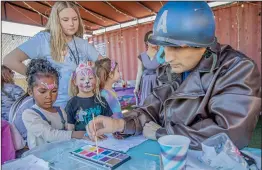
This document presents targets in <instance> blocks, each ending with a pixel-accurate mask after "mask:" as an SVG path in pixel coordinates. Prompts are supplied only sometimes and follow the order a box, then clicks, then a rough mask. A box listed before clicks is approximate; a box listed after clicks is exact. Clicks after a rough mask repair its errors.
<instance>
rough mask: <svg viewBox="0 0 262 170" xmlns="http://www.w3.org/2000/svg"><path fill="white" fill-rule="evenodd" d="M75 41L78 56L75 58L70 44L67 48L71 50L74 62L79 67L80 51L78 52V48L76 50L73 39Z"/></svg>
mask: <svg viewBox="0 0 262 170" xmlns="http://www.w3.org/2000/svg"><path fill="white" fill-rule="evenodd" d="M73 40H74V45H75V49H76V54H77V56H75V54H74V53H73V50H72V49H71V48H70V47H69V45H68V44H67V46H68V49H69V50H70V53H71V54H72V56H73V57H74V60H75V63H76V65H79V53H78V50H77V48H76V42H75V38H73Z"/></svg>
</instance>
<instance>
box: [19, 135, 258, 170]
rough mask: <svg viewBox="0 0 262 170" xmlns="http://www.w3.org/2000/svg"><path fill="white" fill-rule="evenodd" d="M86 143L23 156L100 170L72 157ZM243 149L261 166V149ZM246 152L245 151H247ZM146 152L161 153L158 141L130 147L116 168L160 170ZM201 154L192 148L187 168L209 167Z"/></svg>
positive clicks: (56, 165) (65, 144) (49, 146)
mask: <svg viewBox="0 0 262 170" xmlns="http://www.w3.org/2000/svg"><path fill="white" fill-rule="evenodd" d="M84 145H86V143H84V142H83V141H81V140H75V139H72V140H69V141H62V142H54V143H49V144H45V145H42V146H40V147H37V148H34V149H32V150H30V151H28V152H26V153H25V154H24V155H23V156H27V155H29V154H33V155H35V156H37V157H39V158H41V159H44V160H45V161H48V162H51V163H52V164H51V166H50V167H51V168H52V169H63V170H72V169H74V170H75V169H77V170H84V169H85V170H86V169H88V170H98V169H101V168H100V167H97V166H92V165H90V164H86V163H82V162H79V161H76V160H74V159H72V158H71V157H70V153H69V152H70V151H74V150H75V149H77V148H79V147H81V146H84ZM242 151H246V152H249V153H252V155H256V156H257V161H259V163H258V165H259V166H261V160H260V159H261V150H260V149H252V148H245V149H244V150H242ZM246 152H245V153H246ZM145 153H151V154H159V153H160V148H159V144H158V143H157V142H156V141H152V140H148V141H146V142H144V143H142V144H140V145H138V146H136V147H134V148H132V149H130V150H129V151H128V152H127V154H128V155H130V156H131V160H129V161H127V162H126V163H125V164H123V165H121V166H120V167H118V168H117V169H116V170H129V169H130V170H142V169H143V170H159V169H160V162H159V158H158V157H156V156H149V155H146V154H145ZM200 155H201V151H193V150H190V151H189V152H188V158H187V161H188V162H190V165H188V166H187V170H191V169H192V170H193V169H200V168H199V167H201V169H209V168H208V167H206V166H205V165H203V164H201V163H200V162H199V161H198V157H199V156H200Z"/></svg>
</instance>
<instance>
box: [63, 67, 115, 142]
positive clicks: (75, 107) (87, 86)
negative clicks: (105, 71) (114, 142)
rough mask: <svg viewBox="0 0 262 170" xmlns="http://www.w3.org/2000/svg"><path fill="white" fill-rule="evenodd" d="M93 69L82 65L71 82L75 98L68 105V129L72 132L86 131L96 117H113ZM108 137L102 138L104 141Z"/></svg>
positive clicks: (71, 89)
mask: <svg viewBox="0 0 262 170" xmlns="http://www.w3.org/2000/svg"><path fill="white" fill-rule="evenodd" d="M97 80H98V79H97V78H96V75H95V74H94V71H93V69H92V67H90V66H89V65H86V64H84V63H81V64H80V65H79V66H78V67H77V68H76V70H75V71H74V72H73V74H72V76H71V81H70V89H69V95H71V96H73V97H72V98H71V99H70V100H69V101H68V103H67V105H66V108H65V111H66V113H67V119H68V128H69V129H70V130H76V131H84V130H86V129H85V127H86V125H87V124H88V123H89V121H90V120H92V119H93V117H92V115H93V114H94V116H95V117H96V116H99V115H103V116H111V115H112V114H113V113H112V111H111V109H110V107H109V105H108V103H107V102H106V100H105V99H104V98H103V97H101V96H100V92H99V83H98V81H97ZM104 138H106V136H100V137H99V139H104Z"/></svg>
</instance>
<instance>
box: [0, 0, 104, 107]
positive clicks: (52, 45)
mask: <svg viewBox="0 0 262 170" xmlns="http://www.w3.org/2000/svg"><path fill="white" fill-rule="evenodd" d="M83 33H84V27H83V23H82V20H81V17H80V13H79V11H78V8H77V6H76V5H75V3H73V2H64V1H60V2H56V3H55V4H54V6H53V8H52V10H51V13H50V17H49V20H48V22H47V24H46V29H45V30H44V31H42V32H40V33H38V34H36V35H35V36H34V37H33V38H31V39H30V40H28V41H27V42H25V43H23V44H22V45H20V46H19V47H18V48H16V49H15V50H13V51H12V52H11V53H9V54H8V55H7V56H6V57H5V58H4V61H3V62H4V64H5V65H6V66H7V67H9V68H10V69H12V70H15V71H16V72H18V73H20V74H22V75H25V71H26V66H25V65H24V64H23V61H25V60H26V59H36V58H45V59H47V60H48V61H50V62H51V63H52V66H53V67H55V68H57V69H58V70H59V72H60V75H61V77H60V82H61V85H60V86H59V90H58V98H57V101H56V103H55V105H56V106H60V107H62V108H64V107H65V105H66V103H67V101H68V100H69V99H70V98H69V95H68V82H69V79H70V75H71V73H72V72H73V71H74V70H75V68H76V67H77V65H78V64H79V63H81V62H88V61H92V62H94V61H96V60H97V59H98V58H101V56H99V54H98V53H97V51H96V50H95V48H94V47H93V46H91V45H90V44H89V43H88V42H87V41H86V40H84V39H83V38H82V37H83Z"/></svg>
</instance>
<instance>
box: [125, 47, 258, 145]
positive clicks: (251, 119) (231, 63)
mask: <svg viewBox="0 0 262 170" xmlns="http://www.w3.org/2000/svg"><path fill="white" fill-rule="evenodd" d="M166 68H168V66H163V67H162V68H160V71H159V80H161V79H162V80H161V81H159V83H160V86H158V87H156V88H155V89H154V91H153V93H152V94H151V95H150V96H148V98H147V99H146V100H145V102H144V105H143V106H142V107H139V108H138V109H135V110H132V111H130V112H128V113H126V114H125V118H124V119H125V120H126V125H125V130H124V133H125V134H134V135H139V134H141V133H142V131H143V126H144V125H145V123H148V122H149V121H154V122H156V123H158V124H159V125H161V126H162V127H163V128H161V129H159V130H158V131H157V137H159V136H161V135H165V134H176V135H184V136H187V137H189V138H190V139H191V144H190V148H191V149H201V142H202V141H203V140H205V139H207V138H209V137H211V136H213V135H215V134H218V133H220V132H225V133H226V134H227V135H228V136H229V137H230V138H231V140H232V141H233V143H234V144H235V145H236V146H237V147H238V148H240V149H241V148H243V147H245V146H247V145H248V142H249V141H250V139H251V136H252V132H253V130H254V128H255V126H256V123H257V120H258V117H259V112H260V107H261V96H260V94H261V91H260V90H261V89H260V74H259V71H258V68H257V66H256V64H255V63H254V62H253V61H252V60H250V59H249V58H248V57H246V56H245V55H244V54H242V53H240V52H239V51H236V50H234V49H232V48H231V47H230V46H228V45H226V46H220V45H219V44H217V47H216V48H215V49H213V53H210V55H207V56H206V57H203V58H202V59H201V61H200V63H199V64H198V66H197V67H196V68H195V69H193V70H192V71H191V73H190V75H189V76H188V77H187V78H186V79H185V80H184V81H183V82H182V83H181V79H180V76H179V75H173V76H166V75H168V74H167V73H166V71H167V70H168V69H166ZM165 76H166V77H169V80H170V79H172V78H173V80H172V81H169V83H168V82H165V81H164V80H165V78H163V77H165ZM163 82H164V83H163Z"/></svg>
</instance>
